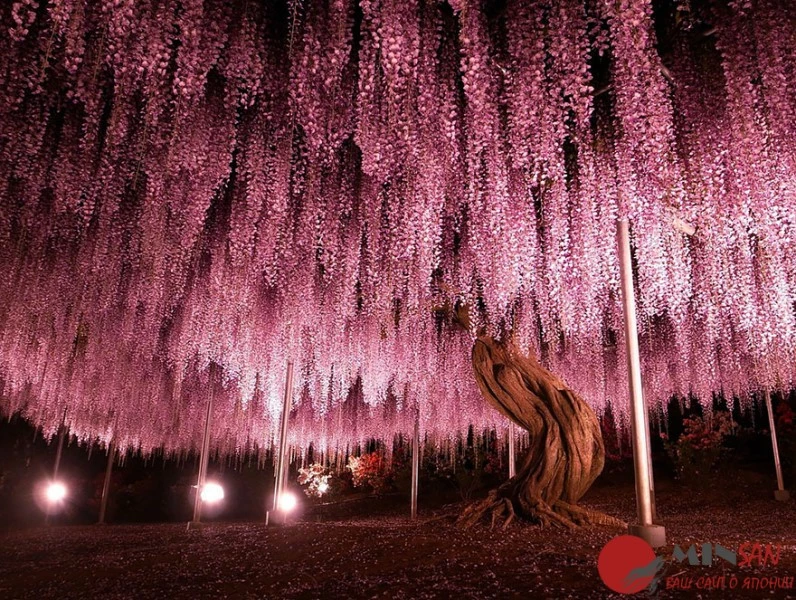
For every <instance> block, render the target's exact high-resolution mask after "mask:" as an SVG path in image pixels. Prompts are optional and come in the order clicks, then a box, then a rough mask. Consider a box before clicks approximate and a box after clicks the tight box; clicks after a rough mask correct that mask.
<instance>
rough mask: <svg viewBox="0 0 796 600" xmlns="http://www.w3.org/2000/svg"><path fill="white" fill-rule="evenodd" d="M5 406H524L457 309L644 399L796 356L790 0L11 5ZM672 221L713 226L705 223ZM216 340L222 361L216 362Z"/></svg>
mask: <svg viewBox="0 0 796 600" xmlns="http://www.w3.org/2000/svg"><path fill="white" fill-rule="evenodd" d="M0 30H1V31H2V32H3V35H0V273H2V276H1V277H0V398H1V399H0V409H2V410H3V411H7V412H8V411H22V412H23V413H24V414H25V415H26V416H28V417H29V418H30V419H32V420H33V421H34V422H35V423H37V424H39V425H41V426H43V428H44V430H45V433H47V434H50V435H51V434H52V433H53V432H54V431H55V430H56V429H57V427H58V425H59V423H60V421H61V419H62V417H63V415H64V412H65V413H66V423H67V425H68V426H69V427H70V429H71V431H73V432H74V433H76V434H77V435H79V436H81V437H83V438H92V439H96V438H100V439H102V440H105V441H107V440H108V439H110V437H111V436H116V438H117V441H118V443H119V444H120V445H128V446H136V447H140V448H142V450H144V451H145V452H146V451H149V450H151V449H152V448H156V447H163V448H165V449H166V450H167V451H172V450H183V449H187V448H191V447H195V446H196V445H197V442H198V440H199V439H200V436H201V432H202V427H203V418H204V414H205V403H206V401H207V399H208V398H209V397H210V396H211V395H212V397H213V407H214V409H213V427H212V445H213V447H214V448H215V449H216V450H218V451H219V452H238V451H242V450H245V449H247V448H252V447H257V446H259V447H269V446H270V444H272V443H273V442H274V440H275V439H276V438H277V437H278V435H279V434H278V430H279V427H278V422H279V414H280V411H281V398H282V394H283V385H284V381H285V365H286V362H287V361H288V360H292V361H294V363H295V365H296V378H295V390H294V397H295V399H296V402H295V405H294V410H293V423H294V426H292V427H291V430H290V443H291V445H293V446H295V447H296V448H299V449H301V448H306V447H308V445H309V444H310V443H313V444H314V445H315V447H316V448H319V449H327V450H333V449H335V448H344V447H346V445H348V444H355V443H357V442H358V441H360V440H364V439H367V438H369V437H376V438H381V439H392V436H393V435H395V434H397V433H404V434H407V433H409V432H410V431H411V430H412V427H413V425H414V419H415V414H416V410H419V414H420V421H421V430H422V431H423V432H424V433H428V434H429V435H431V436H432V437H434V436H436V437H437V438H440V439H449V438H450V436H452V435H455V434H456V433H457V432H461V431H466V429H467V427H468V425H469V424H474V425H475V426H476V427H477V428H483V427H490V426H498V427H499V428H503V427H504V426H505V424H504V423H503V422H502V420H501V418H500V417H499V415H497V414H496V413H494V412H493V411H490V410H489V409H488V408H487V407H486V406H485V403H484V402H483V401H482V399H481V398H480V395H479V393H478V390H477V388H476V386H475V385H474V383H473V380H472V376H471V373H470V367H469V355H470V346H471V337H470V336H469V335H468V334H467V332H463V331H458V332H457V331H456V330H454V329H453V328H451V327H449V326H448V325H447V324H446V323H445V322H444V318H442V317H441V316H440V315H441V312H440V311H439V310H436V309H437V308H438V307H441V306H451V307H452V306H457V305H462V304H466V305H468V306H469V307H471V309H472V310H471V314H472V315H473V327H474V329H475V328H480V327H485V328H486V329H487V330H488V331H489V332H491V333H493V334H496V335H502V336H509V335H510V336H511V337H512V338H513V340H514V342H515V343H516V344H517V345H518V346H519V347H520V348H521V349H522V350H524V351H529V352H533V353H534V354H536V355H537V356H538V357H539V358H540V360H542V362H543V363H544V364H545V365H546V366H547V367H548V368H550V369H552V370H553V371H555V372H557V373H559V374H560V375H561V376H562V377H563V378H565V379H566V380H567V382H568V383H569V384H570V385H571V386H572V387H573V388H574V389H576V390H577V391H578V392H579V393H580V394H581V395H582V396H583V397H584V398H586V399H587V400H588V401H589V402H590V403H591V404H592V405H593V406H594V407H595V409H597V410H598V411H601V410H602V409H604V407H605V406H606V405H607V404H609V403H611V404H612V405H613V406H614V407H615V413H614V414H616V415H617V418H618V419H619V418H621V417H622V415H623V414H624V411H625V408H624V407H625V406H626V400H625V398H626V389H627V386H626V363H625V359H624V347H625V341H624V337H623V330H622V313H621V304H620V296H619V287H618V283H619V272H618V261H617V252H616V242H615V236H614V231H615V223H616V219H617V218H618V217H629V218H630V219H631V221H632V235H633V246H634V248H633V252H634V272H635V276H636V283H637V301H638V307H639V319H640V328H641V339H640V342H641V353H642V366H643V372H644V378H645V385H646V394H647V397H648V399H649V400H650V401H651V402H653V403H655V402H657V401H659V400H661V399H666V398H668V397H670V396H671V395H672V394H681V395H684V394H688V393H691V394H694V395H696V396H698V397H700V398H703V399H704V400H705V401H706V402H710V399H711V393H712V392H714V391H723V392H724V393H725V394H741V395H744V396H745V395H746V394H747V393H748V392H749V390H751V389H757V388H759V387H761V386H772V385H774V384H775V383H778V384H781V385H788V384H792V382H793V376H794V367H795V366H796V314H795V313H794V303H795V302H796V229H794V227H795V226H796V130H795V129H796V93H794V90H796V5H794V3H793V2H790V1H789V0H749V1H745V2H724V1H720V0H691V1H690V2H681V1H679V0H668V1H664V2H656V3H655V5H654V9H653V3H652V2H651V1H650V0H616V1H614V0H611V1H606V0H505V1H500V2H488V3H486V2H484V3H482V2H479V1H476V0H457V1H456V2H453V1H452V0H451V1H450V2H448V3H445V2H441V1H437V0H317V1H316V0H313V1H312V2H300V1H298V0H280V1H274V2H260V1H255V0H240V1H235V2H233V1H231V0H97V1H94V0H15V1H9V2H3V3H0ZM675 219H681V220H683V221H686V222H690V223H692V224H695V225H696V226H697V231H696V234H695V235H694V236H692V237H688V236H687V235H685V234H684V233H683V232H682V231H681V230H679V229H677V228H676V227H673V225H672V224H673V222H674V220H675ZM210 365H215V366H217V367H218V368H215V367H214V368H213V369H210V368H209V367H210Z"/></svg>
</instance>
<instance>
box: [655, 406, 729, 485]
mask: <svg viewBox="0 0 796 600" xmlns="http://www.w3.org/2000/svg"><path fill="white" fill-rule="evenodd" d="M733 424H734V422H733V420H732V418H731V416H730V413H728V412H727V411H716V412H715V413H713V419H711V420H710V421H709V422H705V421H704V420H703V419H702V418H701V417H698V416H694V417H689V418H686V419H684V420H683V433H682V434H680V437H679V438H677V440H676V441H674V442H669V441H668V440H665V442H666V443H665V446H666V452H667V454H668V455H669V457H670V458H671V459H672V462H674V466H675V470H676V472H677V476H678V477H679V478H680V479H682V480H684V481H695V480H697V479H701V478H704V477H706V476H708V475H709V474H710V473H711V471H712V470H713V467H715V466H716V464H717V463H718V461H719V459H720V458H721V456H722V454H723V452H724V440H725V438H726V437H727V436H728V435H729V434H730V433H731V432H732V428H733Z"/></svg>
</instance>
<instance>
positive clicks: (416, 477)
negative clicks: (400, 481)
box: [412, 412, 420, 519]
mask: <svg viewBox="0 0 796 600" xmlns="http://www.w3.org/2000/svg"><path fill="white" fill-rule="evenodd" d="M419 483H420V413H419V412H417V413H416V414H415V431H414V435H412V519H417V487H418V484H419Z"/></svg>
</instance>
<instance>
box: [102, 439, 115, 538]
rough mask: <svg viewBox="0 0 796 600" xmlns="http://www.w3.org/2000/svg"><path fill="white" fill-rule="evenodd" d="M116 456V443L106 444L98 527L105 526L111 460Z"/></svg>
mask: <svg viewBox="0 0 796 600" xmlns="http://www.w3.org/2000/svg"><path fill="white" fill-rule="evenodd" d="M115 454H116V442H115V440H114V439H111V441H110V442H109V443H108V464H107V465H105V481H104V482H103V483H102V499H101V500H100V512H99V520H98V521H97V522H98V523H99V524H100V525H104V524H105V513H106V511H107V509H108V495H109V493H110V489H111V473H112V471H113V458H114V456H115Z"/></svg>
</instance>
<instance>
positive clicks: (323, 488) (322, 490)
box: [318, 481, 329, 494]
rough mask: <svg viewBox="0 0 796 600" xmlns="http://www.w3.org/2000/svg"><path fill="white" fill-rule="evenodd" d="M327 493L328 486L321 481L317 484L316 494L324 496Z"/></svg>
mask: <svg viewBox="0 0 796 600" xmlns="http://www.w3.org/2000/svg"><path fill="white" fill-rule="evenodd" d="M327 491H329V484H328V483H326V482H325V481H321V482H320V483H319V484H318V493H320V494H325V493H326V492H327Z"/></svg>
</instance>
